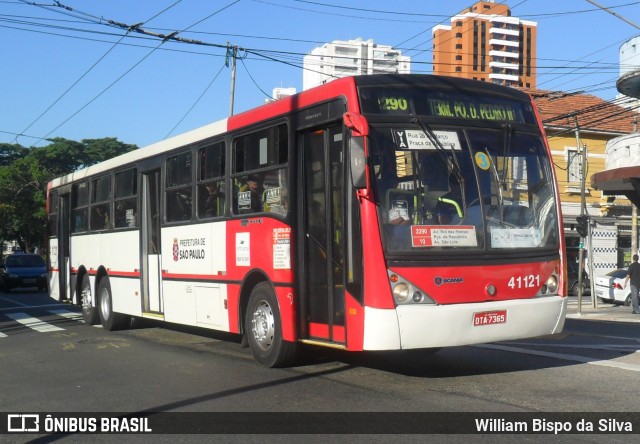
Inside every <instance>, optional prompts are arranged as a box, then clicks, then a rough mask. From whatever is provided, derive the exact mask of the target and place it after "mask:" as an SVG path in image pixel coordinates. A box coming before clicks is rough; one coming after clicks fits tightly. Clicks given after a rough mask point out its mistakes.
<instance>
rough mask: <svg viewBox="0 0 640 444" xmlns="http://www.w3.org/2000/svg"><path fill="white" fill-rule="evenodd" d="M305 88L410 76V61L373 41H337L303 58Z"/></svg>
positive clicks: (396, 51) (316, 49) (399, 53)
mask: <svg viewBox="0 0 640 444" xmlns="http://www.w3.org/2000/svg"><path fill="white" fill-rule="evenodd" d="M303 68H304V70H303V75H302V88H303V89H305V90H306V89H309V88H313V87H314V86H318V85H321V84H323V83H326V82H328V81H331V80H333V79H336V78H340V77H347V76H353V75H362V74H397V73H399V74H408V73H409V72H411V58H410V57H407V56H403V55H402V53H401V52H400V51H398V50H397V49H393V47H391V46H388V45H377V44H375V43H374V41H373V39H369V40H363V39H361V38H358V39H355V40H334V41H333V42H331V43H326V44H324V45H323V46H321V47H319V48H315V49H313V50H312V51H311V53H310V54H308V55H306V56H305V57H304V61H303Z"/></svg>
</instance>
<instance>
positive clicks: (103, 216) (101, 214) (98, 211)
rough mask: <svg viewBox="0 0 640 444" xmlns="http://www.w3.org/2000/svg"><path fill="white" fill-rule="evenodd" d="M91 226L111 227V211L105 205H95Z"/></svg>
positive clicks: (99, 227)
mask: <svg viewBox="0 0 640 444" xmlns="http://www.w3.org/2000/svg"><path fill="white" fill-rule="evenodd" d="M91 228H92V229H93V230H104V229H105V228H109V211H107V209H106V208H105V207H104V206H103V205H100V206H96V207H94V211H93V215H92V216H91Z"/></svg>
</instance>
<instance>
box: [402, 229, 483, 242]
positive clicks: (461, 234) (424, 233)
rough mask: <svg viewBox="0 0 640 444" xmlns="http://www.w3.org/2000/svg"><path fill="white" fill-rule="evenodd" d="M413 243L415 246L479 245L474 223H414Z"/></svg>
mask: <svg viewBox="0 0 640 444" xmlns="http://www.w3.org/2000/svg"><path fill="white" fill-rule="evenodd" d="M411 244H412V245H413V246H414V247H477V246H478V239H477V237H476V227H474V226H473V225H454V226H441V225H412V226H411Z"/></svg>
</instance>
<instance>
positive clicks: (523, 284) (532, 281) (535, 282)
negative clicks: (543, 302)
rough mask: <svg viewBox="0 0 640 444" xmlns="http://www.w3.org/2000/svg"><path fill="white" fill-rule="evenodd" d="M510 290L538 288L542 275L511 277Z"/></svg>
mask: <svg viewBox="0 0 640 444" xmlns="http://www.w3.org/2000/svg"><path fill="white" fill-rule="evenodd" d="M507 285H508V286H509V288H512V289H514V288H537V287H539V286H540V275H538V274H536V275H533V274H530V275H527V276H511V279H509V283H508V284H507Z"/></svg>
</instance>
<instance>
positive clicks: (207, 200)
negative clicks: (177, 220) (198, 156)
mask: <svg viewBox="0 0 640 444" xmlns="http://www.w3.org/2000/svg"><path fill="white" fill-rule="evenodd" d="M203 188H204V190H202V189H201V192H202V195H203V196H204V197H203V198H202V199H203V205H202V209H201V210H200V214H199V216H200V217H216V216H221V215H222V213H223V208H224V193H223V192H222V191H221V190H220V188H219V187H218V183H217V182H209V183H207V184H206V185H204V187H203Z"/></svg>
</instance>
